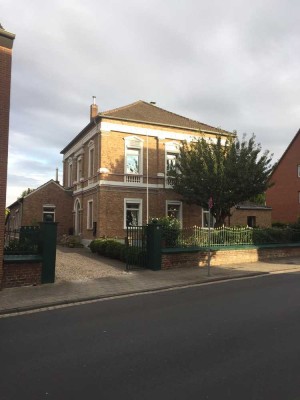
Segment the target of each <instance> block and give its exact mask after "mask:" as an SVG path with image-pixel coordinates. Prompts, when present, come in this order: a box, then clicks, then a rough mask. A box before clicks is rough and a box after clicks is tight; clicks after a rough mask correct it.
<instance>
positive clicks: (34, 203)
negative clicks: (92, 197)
mask: <svg viewBox="0 0 300 400" xmlns="http://www.w3.org/2000/svg"><path fill="white" fill-rule="evenodd" d="M44 204H53V205H55V206H56V208H55V222H58V226H57V236H58V237H60V236H61V235H63V234H68V231H69V228H71V227H72V226H73V217H72V208H73V198H72V195H71V193H69V192H66V191H64V190H63V189H62V188H61V187H60V186H58V185H57V184H56V183H55V182H50V183H49V184H46V185H44V186H42V187H41V188H40V189H38V190H36V191H34V192H32V193H31V194H30V195H28V196H27V197H25V198H24V200H23V208H22V218H21V221H22V222H21V225H23V226H24V225H36V224H37V223H38V222H41V221H42V220H43V205H44Z"/></svg>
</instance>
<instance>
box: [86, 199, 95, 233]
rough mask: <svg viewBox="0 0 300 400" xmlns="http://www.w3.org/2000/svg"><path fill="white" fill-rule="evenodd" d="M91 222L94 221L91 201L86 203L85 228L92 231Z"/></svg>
mask: <svg viewBox="0 0 300 400" xmlns="http://www.w3.org/2000/svg"><path fill="white" fill-rule="evenodd" d="M93 221H94V204H93V200H88V202H87V220H86V228H87V229H93Z"/></svg>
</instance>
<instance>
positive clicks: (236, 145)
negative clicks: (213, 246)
mask: <svg viewBox="0 0 300 400" xmlns="http://www.w3.org/2000/svg"><path fill="white" fill-rule="evenodd" d="M271 161H272V155H270V154H269V151H265V152H264V153H261V145H260V144H256V143H255V136H254V135H252V136H251V138H250V139H249V140H246V137H245V136H243V140H242V141H240V140H239V139H238V138H229V139H227V140H226V141H225V143H224V142H223V140H222V138H221V137H216V140H207V139H205V138H204V137H202V138H200V139H199V140H197V141H195V142H192V143H187V142H184V143H183V145H182V147H181V150H180V155H179V158H178V162H177V163H176V167H175V168H173V169H172V171H171V175H172V176H173V177H174V178H175V179H174V184H173V188H174V190H175V191H176V192H177V193H180V194H181V195H182V196H183V199H184V201H186V202H187V203H190V204H197V205H199V206H201V207H203V208H205V209H207V208H208V200H209V198H211V197H212V199H213V205H212V208H211V213H212V215H213V216H214V218H215V219H216V226H221V225H223V224H224V220H225V218H226V217H228V216H230V209H231V208H232V207H233V206H234V205H236V204H238V203H239V202H241V201H245V200H248V199H249V198H251V197H254V196H257V195H258V194H260V193H263V192H264V191H265V190H266V189H267V187H268V186H269V184H268V178H269V176H270V173H271V171H272V165H271Z"/></svg>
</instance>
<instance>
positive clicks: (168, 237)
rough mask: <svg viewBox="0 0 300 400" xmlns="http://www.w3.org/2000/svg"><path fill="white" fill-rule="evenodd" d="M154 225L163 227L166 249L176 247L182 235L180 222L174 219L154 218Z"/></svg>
mask: <svg viewBox="0 0 300 400" xmlns="http://www.w3.org/2000/svg"><path fill="white" fill-rule="evenodd" d="M152 223H156V224H159V225H161V226H162V239H163V240H164V241H165V245H166V247H176V246H177V245H178V239H179V235H180V229H181V227H180V221H178V219H176V218H172V217H160V218H152Z"/></svg>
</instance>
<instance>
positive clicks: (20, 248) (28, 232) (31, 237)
mask: <svg viewBox="0 0 300 400" xmlns="http://www.w3.org/2000/svg"><path fill="white" fill-rule="evenodd" d="M39 239H40V227H39V226H21V228H19V229H13V230H5V233H4V254H11V255H19V254H24V255H25V254H38V253H39Z"/></svg>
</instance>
